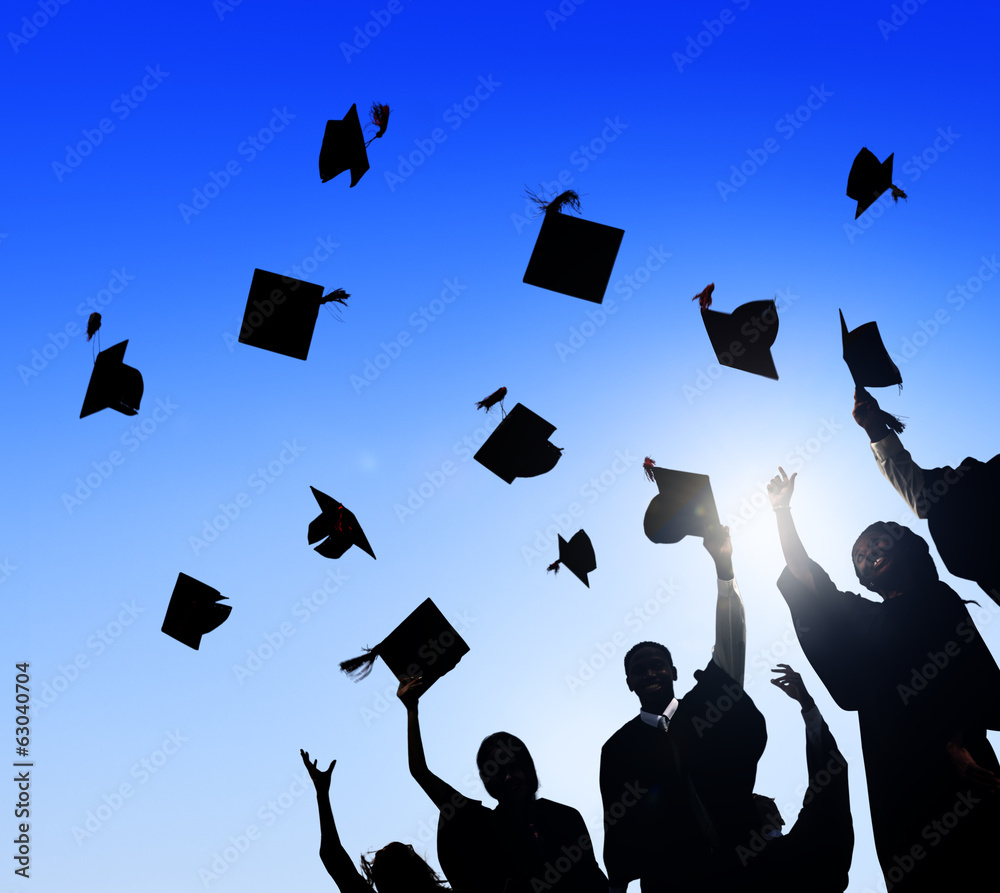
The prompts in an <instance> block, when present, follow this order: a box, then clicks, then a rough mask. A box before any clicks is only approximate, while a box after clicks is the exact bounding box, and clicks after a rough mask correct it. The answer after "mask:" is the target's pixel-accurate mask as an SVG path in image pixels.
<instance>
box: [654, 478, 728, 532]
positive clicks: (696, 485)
mask: <svg viewBox="0 0 1000 893" xmlns="http://www.w3.org/2000/svg"><path fill="white" fill-rule="evenodd" d="M643 467H644V469H645V471H646V475H647V476H648V477H650V478H652V479H653V480H654V481H655V482H656V486H657V487H658V488H659V491H660V492H659V493H658V494H657V495H656V496H654V497H653V499H652V501H651V502H650V503H649V507H648V508H647V509H646V517H645V518H643V521H642V526H643V529H644V530H645V531H646V536H647V537H648V538H649V539H650V540H652V541H653V542H654V543H679V542H680V541H681V540H682V539H684V537H686V536H700V537H702V538H704V536H705V535H706V534H707V533H708V532H709V530H710V529H711V528H712V527H717V526H718V525H719V513H718V511H717V510H716V508H715V497H714V496H713V495H712V485H711V483H710V482H709V479H708V475H704V474H692V473H690V472H687V471H672V470H671V469H669V468H657V467H656V466H655V465H654V464H653V461H652V460H651V459H647V460H646V462H645V463H644V466H643Z"/></svg>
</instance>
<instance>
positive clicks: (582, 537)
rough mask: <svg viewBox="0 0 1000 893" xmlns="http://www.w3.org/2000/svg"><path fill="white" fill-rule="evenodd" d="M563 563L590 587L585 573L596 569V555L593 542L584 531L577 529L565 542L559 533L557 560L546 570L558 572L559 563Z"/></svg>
mask: <svg viewBox="0 0 1000 893" xmlns="http://www.w3.org/2000/svg"><path fill="white" fill-rule="evenodd" d="M560 564H565V565H566V567H568V568H569V569H570V571H571V572H572V573H573V574H575V575H576V576H577V578H578V579H579V580H580V582H581V583H583V585H584V586H586V587H587V588H588V589H589V588H590V581H589V580H588V579H587V574H589V573H590V572H591V571H594V570H597V556H596V555H594V544H593V543H591V541H590V537H589V536H587V533H586V531H584V530H578V531H577V532H576V533H574V534H573V536H572V537H570V539H569V541H568V542H567V541H566V540H564V539H563V538H562V534H560V535H559V560H558V561H553V562H552V564H550V565H549V566H548V567H547V568H546V570H550V571H552V572H553V573H556V574H557V573H559V565H560Z"/></svg>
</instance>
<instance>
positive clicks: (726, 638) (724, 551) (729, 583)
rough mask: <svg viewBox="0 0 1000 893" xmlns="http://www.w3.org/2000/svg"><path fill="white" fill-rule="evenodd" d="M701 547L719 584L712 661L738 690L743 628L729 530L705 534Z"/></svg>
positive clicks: (744, 637) (743, 649)
mask: <svg viewBox="0 0 1000 893" xmlns="http://www.w3.org/2000/svg"><path fill="white" fill-rule="evenodd" d="M704 546H705V550H706V551H707V552H708V554H709V555H711V556H712V560H713V561H714V562H715V575H716V577H717V578H718V581H719V584H718V585H719V595H718V600H717V601H716V603H715V649H714V650H713V652H712V659H713V660H714V661H715V662H716V664H718V665H719V666H720V667H721V668H722V669H723V670H725V671H726V672H727V673H728V674H729V675H730V676H732V678H733V679H734V680H736V682H738V683H739V685H740V686H741V687H742V685H743V675H744V669H745V667H746V656H747V625H746V613H745V612H744V609H743V599H742V598H741V597H740V591H739V589H738V588H737V586H736V579H735V577H734V576H733V543H732V540H731V539H730V538H729V528H728V527H716V528H714V529H711V530H709V532H708V534H707V535H706V536H705V539H704Z"/></svg>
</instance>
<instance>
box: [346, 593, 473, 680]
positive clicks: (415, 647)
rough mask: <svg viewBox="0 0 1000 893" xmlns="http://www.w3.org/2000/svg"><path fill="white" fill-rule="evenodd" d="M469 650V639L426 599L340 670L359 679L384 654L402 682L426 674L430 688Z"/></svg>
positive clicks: (391, 668)
mask: <svg viewBox="0 0 1000 893" xmlns="http://www.w3.org/2000/svg"><path fill="white" fill-rule="evenodd" d="M468 653H469V646H468V645H466V644H465V640H464V639H463V638H462V637H461V636H460V635H459V634H458V633H457V632H456V630H455V628H454V627H453V626H452V625H451V624H450V623H449V622H448V621H447V620H446V619H445V616H444V614H442V613H441V612H440V611H439V610H438V607H437V605H435V604H434V602H432V601H431V600H430V599H426V600H425V601H424V602H423V603H422V604H420V605H419V606H418V607H417V609H416V610H415V611H414V612H413V613H412V614H410V616H409V617H407V618H406V620H404V621H403V622H402V623H401V624H399V626H397V627H396V628H395V629H394V630H393V631H392V632H391V633H389V635H388V636H386V637H385V638H384V639H383V640H382V641H381V642H379V643H378V645H376V646H375V647H374V648H368V649H366V653H365V654H364V655H362V656H360V657H355V658H351V660H345V661H343V662H342V663H341V664H340V669H341V670H343V671H344V672H345V673H347V674H348V675H349V676H351V677H353V678H354V680H355V682H358V681H360V680H362V679H364V678H365V676H367V675H368V674H369V673H370V672H371V668H372V664H374V663H375V659H376V658H379V657H381V658H382V660H384V661H385V662H386V665H387V666H388V667H389V669H390V670H392V672H393V674H394V675H395V677H396V678H397V679H398V680H400V682H402V681H403V680H404V679H406V678H407V677H410V676H422V677H423V690H424V691H426V690H427V689H428V688H430V687H431V685H433V684H434V683H435V682H437V680H438V679H440V678H441V677H442V676H444V674H445V673H447V672H448V671H449V670H452V669H454V667H455V666H456V665H457V664H458V662H459V661H460V660H461V659H462V658H463V657H464V656H465V655H466V654H468Z"/></svg>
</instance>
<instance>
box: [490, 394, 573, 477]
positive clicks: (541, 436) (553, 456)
mask: <svg viewBox="0 0 1000 893" xmlns="http://www.w3.org/2000/svg"><path fill="white" fill-rule="evenodd" d="M555 430H556V426H555V425H552V424H550V423H549V422H547V421H545V419H543V418H542V417H541V416H540V415H536V414H535V413H533V412H532V411H531V410H530V409H528V408H527V407H526V406H524V405H523V404H521V403H518V404H517V405H516V406H515V407H514V408H513V409H512V410H511V411H510V412H508V413H507V416H506V417H505V418H504V419H503V421H502V422H500V424H499V425H497V426H496V428H495V429H494V431H493V433H492V434H491V435H490V436H489V437H488V438H487V440H486V443H484V444H483V445H482V446H481V447H480V448H479V452H477V453H476V455H475V459H476V461H477V462H478V463H479V464H480V465H485V466H486V467H487V468H488V469H489V470H490V471H492V472H493V473H494V474H495V475H496V476H497V477H498V478H500V479H501V480H503V481H506V482H507V483H508V484H512V483H513V482H514V478H530V477H536V476H537V475H540V474H545V473H546V472H547V471H552V469H553V468H555V465H556V462H558V461H559V457H560V456H561V455H562V448H561V447H557V446H553V445H552V444H551V443H550V442H549V437H551V436H552V433H553V432H554V431H555Z"/></svg>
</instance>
